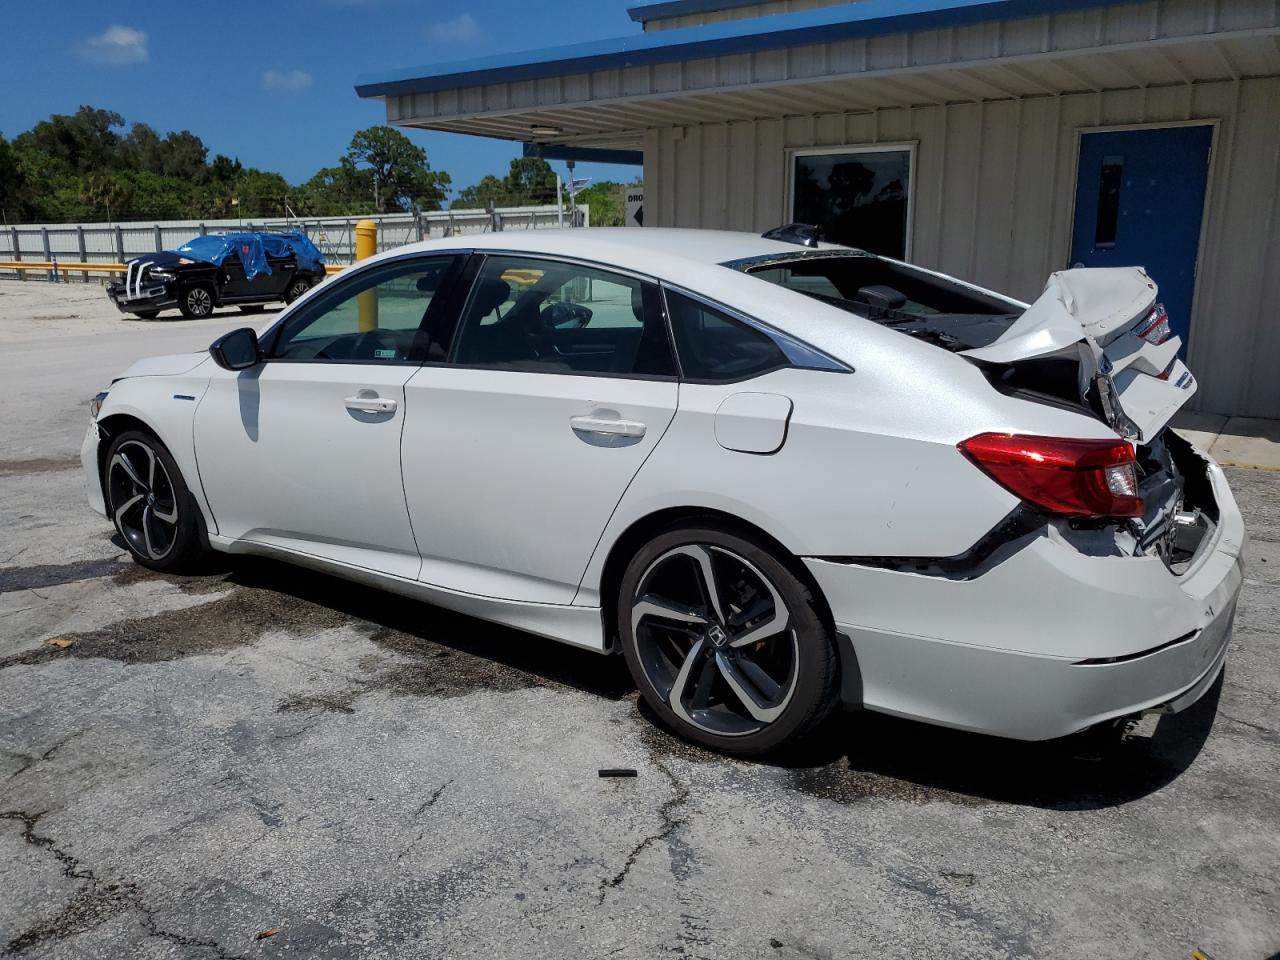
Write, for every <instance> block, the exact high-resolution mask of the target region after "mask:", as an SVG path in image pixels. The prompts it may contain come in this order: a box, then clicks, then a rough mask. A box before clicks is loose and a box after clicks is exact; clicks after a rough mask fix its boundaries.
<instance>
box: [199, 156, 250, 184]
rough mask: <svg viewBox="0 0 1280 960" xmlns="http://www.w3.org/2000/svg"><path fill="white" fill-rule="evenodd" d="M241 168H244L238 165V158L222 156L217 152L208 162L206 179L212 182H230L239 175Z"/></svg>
mask: <svg viewBox="0 0 1280 960" xmlns="http://www.w3.org/2000/svg"><path fill="white" fill-rule="evenodd" d="M242 169H244V168H243V167H241V166H240V161H239V160H233V159H231V158H230V157H224V156H223V155H222V154H220V153H219V154H216V155H215V156H214V158H213V160H212V162H210V164H209V172H208V175H207V179H208V180H209V181H211V182H213V183H230V182H231V181H232V180H234V179H235V178H236V177H237V176H239V175H240V171H241V170H242Z"/></svg>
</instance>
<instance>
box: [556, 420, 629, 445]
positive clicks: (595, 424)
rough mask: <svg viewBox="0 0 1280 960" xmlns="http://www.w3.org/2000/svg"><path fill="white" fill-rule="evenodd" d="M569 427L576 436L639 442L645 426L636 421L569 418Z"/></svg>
mask: <svg viewBox="0 0 1280 960" xmlns="http://www.w3.org/2000/svg"><path fill="white" fill-rule="evenodd" d="M569 426H571V427H572V428H573V432H574V433H577V434H584V433H585V434H592V435H594V436H605V437H630V438H632V439H635V440H639V439H640V438H641V437H643V436H644V431H645V426H644V424H643V423H641V422H640V421H638V420H609V419H605V418H604V417H570V418H569Z"/></svg>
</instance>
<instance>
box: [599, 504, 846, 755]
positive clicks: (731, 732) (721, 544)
mask: <svg viewBox="0 0 1280 960" xmlns="http://www.w3.org/2000/svg"><path fill="white" fill-rule="evenodd" d="M618 630H619V634H620V636H621V638H622V647H623V653H624V654H625V656H626V660H627V666H628V667H629V668H630V670H631V674H632V676H633V677H634V678H635V681H636V684H637V685H638V686H639V688H640V692H641V694H642V695H643V696H644V698H645V700H646V701H647V702H648V703H649V705H650V706H651V707H652V708H653V709H654V711H656V712H657V714H658V715H659V716H660V717H661V718H662V719H663V720H664V721H665V722H666V723H667V724H668V725H669V726H671V727H673V728H674V729H675V730H676V731H677V732H679V733H680V734H681V735H682V736H684V737H685V738H687V739H689V740H692V741H693V742H695V743H698V744H701V745H702V746H706V747H710V748H711V749H714V750H720V751H723V752H725V753H735V754H740V755H753V754H762V753H768V752H770V751H773V750H776V749H777V748H778V747H780V746H782V745H783V744H785V743H788V742H791V741H794V740H797V739H799V738H800V737H802V736H804V735H805V734H806V733H808V732H810V731H811V730H812V729H813V728H814V727H815V726H817V724H818V723H819V722H820V721H821V720H822V719H823V718H824V717H825V716H826V715H827V714H828V713H829V712H830V709H831V707H832V705H833V704H834V702H835V688H836V679H837V672H838V663H837V659H836V652H835V647H834V644H833V641H832V637H831V633H830V631H829V630H828V628H827V627H826V625H825V624H824V622H823V618H822V616H821V615H820V614H819V612H818V608H817V605H816V603H815V601H814V598H813V595H812V593H811V592H810V590H809V588H808V587H807V586H806V585H805V584H804V583H802V582H801V580H800V579H799V578H798V577H797V576H796V575H795V574H794V573H793V572H792V571H791V570H790V569H789V568H788V566H787V565H786V564H785V563H783V562H782V561H781V560H780V559H779V558H777V557H775V556H774V555H773V553H771V552H770V551H769V550H768V549H765V548H764V547H763V546H761V545H760V544H758V543H755V542H753V541H752V540H749V539H746V538H745V537H742V536H739V535H737V534H733V533H729V532H726V531H723V530H717V529H712V528H708V527H696V528H695V527H687V528H681V529H676V530H671V531H668V532H666V533H663V534H661V535H659V536H657V537H655V538H654V539H653V540H651V541H650V542H649V543H648V544H647V545H646V546H645V547H644V548H643V549H641V550H640V551H639V552H638V553H637V554H636V556H635V557H634V558H633V559H632V561H631V563H630V564H629V566H628V567H627V570H626V572H625V574H624V575H623V577H622V584H621V588H620V596H619V603H618Z"/></svg>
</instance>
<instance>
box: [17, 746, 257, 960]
mask: <svg viewBox="0 0 1280 960" xmlns="http://www.w3.org/2000/svg"><path fill="white" fill-rule="evenodd" d="M57 746H59V745H55V747H54V748H53V749H56V748H57ZM47 812H48V811H42V812H40V813H28V812H26V811H23V810H5V811H0V820H13V821H16V822H18V823H21V824H22V840H23V842H24V843H26V844H27V845H29V846H32V847H35V848H37V849H39V850H47V851H48V852H49V853H51V854H53V857H54V859H56V860H57V861H58V864H59V865H60V866H61V867H62V875H63V876H64V877H66V878H67V879H68V880H75V881H78V882H79V883H80V884H81V887H80V889H79V890H78V891H77V892H76V894H75V896H74V897H72V899H71V901H70V902H69V903H67V904H66V905H65V906H64V907H63V908H62V909H61V910H60V911H58V913H57V914H56V915H54V916H53V917H50V918H48V919H47V920H41V921H40V922H39V923H37V924H35V925H34V926H32V927H29V928H28V929H27V930H26V931H24V932H23V933H20V934H18V935H17V936H16V937H14V938H13V939H11V940H10V941H9V942H8V943H7V944H5V946H4V948H3V949H0V956H16V955H17V954H20V953H23V952H25V951H26V950H28V949H30V948H32V947H35V946H39V945H40V944H43V943H47V942H49V941H52V940H62V939H65V938H66V937H69V936H73V935H75V934H78V933H84V932H86V931H89V930H92V929H93V928H95V927H97V926H99V925H101V924H102V923H105V922H106V921H107V920H109V919H111V918H112V917H115V916H119V915H120V914H122V913H127V912H128V911H130V910H137V911H138V912H139V913H141V914H142V926H143V929H144V930H146V932H147V936H149V937H156V938H158V939H161V940H165V941H167V942H169V943H173V944H177V945H178V946H182V947H194V948H199V949H202V950H209V951H212V952H213V956H216V957H218V958H219V960H243V958H242V957H240V955H239V954H233V953H228V952H227V951H226V950H225V949H224V948H223V947H222V945H221V944H219V943H218V942H217V941H216V940H205V939H201V938H198V937H188V936H185V935H184V934H180V933H176V932H174V931H172V930H167V929H165V928H164V927H161V926H160V924H159V921H157V920H156V917H155V913H154V912H153V911H152V909H151V908H150V907H148V906H147V905H146V903H144V902H143V900H142V895H141V893H139V891H138V889H137V887H136V886H135V885H134V884H132V883H128V882H125V883H108V882H107V881H105V880H101V879H99V878H98V876H97V875H96V874H95V873H94V871H93V870H91V869H89V868H88V867H86V866H84V865H83V864H82V863H81V862H80V860H79V859H78V858H77V857H75V856H74V855H72V854H70V853H67V851H65V850H63V849H62V848H61V847H59V846H58V845H57V844H56V843H55V842H54V840H53V838H52V837H49V836H45V835H44V834H40V833H37V832H36V827H37V826H38V825H39V823H40V820H41V818H42V817H44V816H45V814H46V813H47Z"/></svg>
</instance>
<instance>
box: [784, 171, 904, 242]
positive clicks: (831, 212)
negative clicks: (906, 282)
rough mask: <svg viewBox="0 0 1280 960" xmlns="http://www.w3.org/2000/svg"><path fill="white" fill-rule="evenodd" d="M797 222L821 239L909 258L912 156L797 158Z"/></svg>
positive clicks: (795, 209)
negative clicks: (808, 226) (819, 232)
mask: <svg viewBox="0 0 1280 960" xmlns="http://www.w3.org/2000/svg"><path fill="white" fill-rule="evenodd" d="M794 175H795V208H794V211H793V214H794V219H795V221H796V222H798V223H815V224H817V225H818V226H820V227H821V228H822V239H823V240H828V241H830V242H832V243H843V244H845V245H847V246H851V247H858V248H860V249H863V250H867V251H870V252H871V253H879V254H884V255H886V256H890V257H896V258H898V259H905V258H906V254H907V214H908V210H907V207H908V190H909V188H910V176H911V153H910V151H908V150H882V151H862V152H846V153H828V154H818V155H805V156H797V157H796V158H795V171H794Z"/></svg>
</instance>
